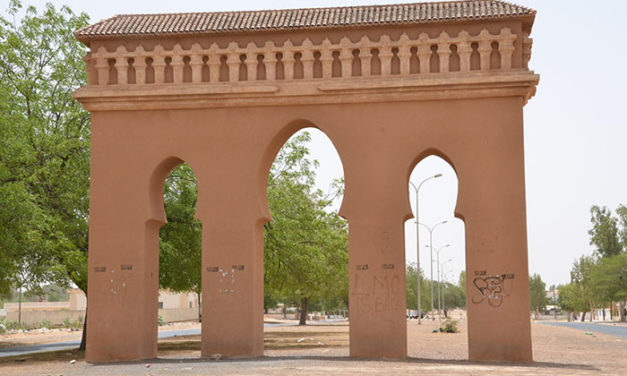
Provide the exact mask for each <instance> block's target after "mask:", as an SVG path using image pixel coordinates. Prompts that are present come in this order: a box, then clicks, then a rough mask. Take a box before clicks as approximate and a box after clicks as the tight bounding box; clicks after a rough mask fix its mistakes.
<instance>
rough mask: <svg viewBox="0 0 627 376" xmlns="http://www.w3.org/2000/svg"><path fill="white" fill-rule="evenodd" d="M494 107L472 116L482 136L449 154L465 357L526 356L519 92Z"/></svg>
mask: <svg viewBox="0 0 627 376" xmlns="http://www.w3.org/2000/svg"><path fill="white" fill-rule="evenodd" d="M487 108H488V107H486V108H485V109H482V108H477V110H476V111H477V112H478V113H481V112H483V113H484V114H485V113H486V112H487ZM500 109H501V111H502V112H501V113H500V114H498V115H496V116H494V117H493V116H483V117H481V119H480V120H477V121H478V122H481V123H483V124H482V125H479V124H477V126H476V128H479V129H481V130H482V132H483V135H484V136H483V140H482V142H481V143H474V144H473V145H472V146H471V147H469V148H467V149H466V151H465V153H464V154H463V155H459V156H458V158H457V159H456V160H457V161H459V163H458V169H457V171H458V174H459V182H460V198H459V205H458V208H457V210H458V213H459V215H460V216H461V217H462V218H463V220H464V222H465V224H466V280H467V282H466V284H467V286H466V291H467V308H468V346H469V358H470V360H478V361H531V360H532V349H531V326H530V318H529V274H528V260H527V232H526V214H525V212H526V209H525V176H524V153H523V123H522V100H520V101H519V100H511V101H507V102H505V101H504V102H503V104H502V105H501V107H500ZM505 130H506V131H505Z"/></svg>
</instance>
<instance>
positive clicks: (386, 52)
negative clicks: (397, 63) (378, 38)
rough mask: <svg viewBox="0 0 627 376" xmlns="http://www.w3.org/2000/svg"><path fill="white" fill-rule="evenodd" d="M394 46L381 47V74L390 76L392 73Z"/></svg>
mask: <svg viewBox="0 0 627 376" xmlns="http://www.w3.org/2000/svg"><path fill="white" fill-rule="evenodd" d="M392 57H394V54H393V53H392V47H390V46H381V48H379V60H381V76H383V77H385V76H389V75H391V74H392Z"/></svg>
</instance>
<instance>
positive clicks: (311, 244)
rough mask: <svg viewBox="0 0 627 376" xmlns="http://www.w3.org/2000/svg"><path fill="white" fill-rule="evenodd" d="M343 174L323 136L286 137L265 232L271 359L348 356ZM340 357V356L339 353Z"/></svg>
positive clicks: (272, 180)
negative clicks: (280, 354) (285, 354)
mask: <svg viewBox="0 0 627 376" xmlns="http://www.w3.org/2000/svg"><path fill="white" fill-rule="evenodd" d="M343 175H344V174H343V168H342V163H341V160H340V158H339V155H338V153H337V151H336V150H335V147H334V146H333V144H332V143H331V141H330V140H329V138H327V136H326V135H325V134H324V133H323V132H321V131H320V130H318V129H315V128H305V129H302V130H300V131H298V132H296V133H295V134H293V135H292V137H291V138H289V139H288V140H287V141H286V142H285V144H284V145H283V147H282V148H281V149H280V151H279V152H278V154H277V155H276V157H275V159H274V163H273V164H272V167H271V168H270V172H269V175H268V187H267V198H268V206H269V208H270V212H271V214H272V221H271V222H269V223H267V224H266V225H265V228H264V309H265V312H264V313H265V316H264V322H265V325H264V344H265V352H266V355H273V351H274V350H277V349H282V350H285V349H290V350H291V351H290V353H292V354H294V355H300V354H306V355H330V354H329V353H327V351H329V348H330V347H335V348H341V350H339V351H340V353H341V355H348V223H347V221H345V220H344V219H342V218H340V217H339V215H338V214H337V211H338V210H339V207H340V204H341V201H342V197H343V192H344V182H343ZM334 353H336V351H334Z"/></svg>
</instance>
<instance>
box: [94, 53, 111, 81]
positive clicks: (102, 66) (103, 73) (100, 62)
mask: <svg viewBox="0 0 627 376" xmlns="http://www.w3.org/2000/svg"><path fill="white" fill-rule="evenodd" d="M95 68H96V71H97V72H98V85H107V84H108V83H109V63H108V62H107V59H105V58H104V57H102V56H98V57H97V58H96V65H95Z"/></svg>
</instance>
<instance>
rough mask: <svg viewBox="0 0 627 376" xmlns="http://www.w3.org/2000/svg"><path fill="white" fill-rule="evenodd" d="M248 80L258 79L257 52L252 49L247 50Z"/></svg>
mask: <svg viewBox="0 0 627 376" xmlns="http://www.w3.org/2000/svg"><path fill="white" fill-rule="evenodd" d="M244 63H246V80H247V81H255V80H256V79H257V54H256V53H254V52H253V50H252V49H248V51H246V60H245V61H244Z"/></svg>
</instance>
